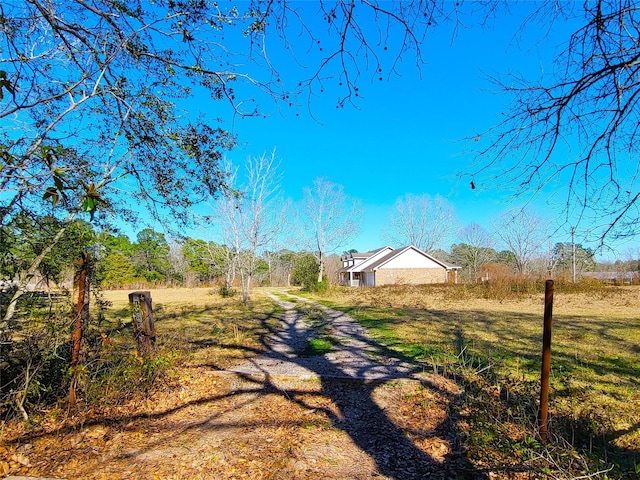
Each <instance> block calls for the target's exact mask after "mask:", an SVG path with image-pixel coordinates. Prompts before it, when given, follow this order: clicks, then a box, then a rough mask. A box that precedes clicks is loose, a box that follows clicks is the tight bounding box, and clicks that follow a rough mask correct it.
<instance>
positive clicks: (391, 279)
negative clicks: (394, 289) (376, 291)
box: [376, 268, 447, 286]
mask: <svg viewBox="0 0 640 480" xmlns="http://www.w3.org/2000/svg"><path fill="white" fill-rule="evenodd" d="M446 281H447V271H446V270H445V269H444V268H419V269H417V268H381V269H380V270H378V271H377V272H376V286H381V285H395V284H399V285H401V284H405V285H407V284H409V285H418V284H421V283H445V282H446Z"/></svg>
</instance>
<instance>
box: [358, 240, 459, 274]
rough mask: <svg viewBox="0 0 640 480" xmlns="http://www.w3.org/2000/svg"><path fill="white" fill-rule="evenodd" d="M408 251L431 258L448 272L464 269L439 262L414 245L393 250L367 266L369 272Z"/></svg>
mask: <svg viewBox="0 0 640 480" xmlns="http://www.w3.org/2000/svg"><path fill="white" fill-rule="evenodd" d="M407 250H415V251H417V252H419V253H421V254H422V255H424V256H425V257H427V258H429V259H430V260H432V261H434V262H435V263H437V264H438V265H441V266H442V267H443V268H445V269H446V270H455V269H459V268H462V267H458V266H456V265H449V264H447V263H445V262H443V261H442V260H438V259H437V258H435V257H432V256H431V255H429V254H428V253H425V252H423V251H422V250H420V249H419V248H417V247H414V246H413V245H408V246H406V247H402V248H397V249H395V250H392V251H391V252H389V253H388V254H386V255H385V256H383V257H381V258H379V259H378V260H376V261H375V262H373V263H372V264H370V265H368V266H367V270H377V269H378V268H380V267H381V266H382V265H384V264H385V263H387V262H389V261H391V260H393V259H394V258H396V257H398V256H400V255H402V254H403V253H404V252H406V251H407Z"/></svg>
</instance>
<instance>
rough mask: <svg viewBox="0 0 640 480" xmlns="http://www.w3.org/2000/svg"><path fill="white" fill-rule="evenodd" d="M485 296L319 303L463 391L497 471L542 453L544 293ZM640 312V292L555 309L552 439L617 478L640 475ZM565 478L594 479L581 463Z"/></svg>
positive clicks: (349, 293)
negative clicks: (538, 423) (454, 379)
mask: <svg viewBox="0 0 640 480" xmlns="http://www.w3.org/2000/svg"><path fill="white" fill-rule="evenodd" d="M458 287H460V288H458ZM576 290H577V291H576ZM478 291H479V290H477V289H476V288H467V287H465V286H455V285H444V286H397V287H383V288H375V289H373V288H357V289H356V288H354V289H349V288H339V289H332V290H330V291H329V292H327V293H326V294H324V295H323V296H322V298H320V297H316V298H317V299H319V300H321V301H323V302H324V303H326V304H328V305H330V306H331V307H333V308H338V309H341V310H344V311H346V312H348V313H350V314H351V315H353V316H354V317H356V318H358V319H359V320H360V322H361V323H362V324H363V325H365V326H367V327H369V328H370V329H371V331H372V332H373V333H374V335H375V336H376V338H377V339H379V341H380V342H381V343H384V344H385V345H387V346H388V347H389V348H392V349H394V350H396V351H398V352H400V353H401V354H402V355H405V356H406V357H409V358H412V359H415V360H418V361H421V362H425V363H427V364H431V366H432V368H435V369H437V370H438V371H440V372H441V373H444V374H448V375H452V376H458V377H459V378H461V379H463V380H464V382H465V388H466V390H467V400H466V401H467V402H468V405H467V406H466V407H465V408H472V409H475V411H474V412H470V415H471V417H473V418H474V421H473V422H471V423H472V424H470V431H469V446H470V448H472V450H473V448H474V446H475V447H478V449H477V450H476V453H477V454H479V455H481V456H483V455H484V456H487V455H489V457H491V460H490V461H488V463H493V464H495V462H496V461H508V457H509V456H513V455H515V454H516V453H518V454H521V453H522V452H526V451H528V452H531V450H530V449H527V448H524V447H523V445H525V444H526V443H527V442H528V443H529V444H531V445H535V446H536V448H538V449H539V450H540V447H541V446H540V445H538V444H537V442H536V441H535V435H536V430H535V419H536V415H537V396H538V395H539V386H538V382H539V376H540V353H541V339H542V313H543V294H544V290H541V291H540V292H538V293H535V294H530V293H527V294H525V295H521V296H519V297H518V298H502V299H500V300H493V299H491V298H486V297H487V296H486V295H485V296H482V297H476V296H474V295H473V293H474V292H476V293H477V292H478ZM639 305H640V288H638V287H602V286H600V287H598V288H595V287H593V286H589V287H588V288H586V289H585V290H584V291H579V289H569V290H568V291H563V289H556V295H555V301H554V331H553V340H552V368H553V371H552V378H551V387H552V391H551V409H552V411H551V428H552V432H553V433H554V435H555V436H556V438H557V441H558V442H559V443H558V445H560V444H564V442H568V443H569V444H570V445H572V446H573V447H575V449H576V451H579V452H580V453H581V455H583V456H584V457H585V458H587V459H588V458H591V459H592V463H591V467H590V468H595V469H596V470H597V469H598V465H599V464H600V466H601V465H615V467H614V469H615V472H617V475H632V476H633V475H638V474H639V473H640V467H639V466H638V465H640V423H639V422H638V419H639V418H640V402H639V401H638V400H639V396H638V395H639V393H638V392H639V391H640V380H638V379H639V378H640V328H639V327H638V326H639V323H638V322H639V319H640V312H639V310H638V306H639ZM492 451H493V453H491V452H492ZM563 452H565V453H563V455H567V456H570V455H571V454H570V453H567V452H566V451H564V450H563ZM474 458H475V454H474ZM549 460H550V461H551V460H552V459H551V458H550V459H549ZM511 461H512V460H511ZM556 461H558V462H559V461H561V460H558V459H553V462H556ZM600 462H602V463H600ZM564 466H565V467H566V468H567V471H572V472H573V474H578V473H579V472H580V471H583V472H586V473H585V474H587V473H588V472H589V468H588V467H587V466H585V465H584V464H580V462H578V461H577V460H575V459H573V460H571V461H570V460H567V459H565V465H564ZM594 466H595V467H594ZM572 469H573V470H572ZM615 472H613V471H612V472H609V473H608V475H609V478H612V475H613V476H615Z"/></svg>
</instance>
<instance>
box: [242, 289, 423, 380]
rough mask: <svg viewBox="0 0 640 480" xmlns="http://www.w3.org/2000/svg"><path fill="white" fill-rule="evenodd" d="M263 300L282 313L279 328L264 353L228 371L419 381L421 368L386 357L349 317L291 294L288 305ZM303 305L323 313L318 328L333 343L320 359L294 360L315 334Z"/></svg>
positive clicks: (286, 303)
mask: <svg viewBox="0 0 640 480" xmlns="http://www.w3.org/2000/svg"><path fill="white" fill-rule="evenodd" d="M268 296H269V297H270V298H271V299H272V300H274V301H275V302H277V303H278V304H279V305H280V306H281V307H282V308H283V309H284V310H285V313H284V315H283V320H282V328H281V329H280V331H278V332H274V333H273V334H272V335H271V336H270V338H269V339H268V342H267V351H266V352H265V353H263V354H261V355H259V356H257V357H254V358H252V359H251V360H250V361H248V362H245V363H243V364H241V365H238V366H236V367H235V368H232V369H231V371H232V372H236V373H242V374H250V375H260V374H261V375H269V376H295V377H302V378H305V377H322V378H340V379H353V380H390V379H395V378H414V379H416V380H418V379H420V377H421V375H420V374H421V373H422V368H421V367H417V366H416V365H412V364H409V363H407V362H403V361H401V360H399V359H398V358H393V357H391V356H388V353H389V352H387V351H385V350H384V347H383V346H381V345H380V344H379V343H378V342H376V341H375V340H373V339H372V338H371V337H370V336H369V335H368V334H367V332H366V331H365V329H364V328H363V327H362V326H360V324H358V323H357V322H356V321H355V320H354V319H353V318H351V317H350V316H349V315H346V314H345V313H342V312H339V311H336V310H332V309H329V308H326V307H324V306H321V305H319V304H317V303H315V302H311V301H309V300H307V299H303V298H301V297H297V296H293V295H290V294H288V298H290V299H291V300H292V301H288V300H283V299H282V298H280V297H278V296H276V295H274V294H268ZM294 302H296V303H294ZM302 306H315V307H316V308H319V309H321V310H322V312H323V323H324V324H325V325H326V326H328V327H329V328H330V330H331V337H332V338H334V339H335V340H336V342H335V345H334V346H333V348H332V349H331V351H329V352H328V353H326V354H325V355H317V356H311V357H305V356H300V355H299V353H300V352H301V351H303V350H304V348H305V346H306V345H307V342H308V340H309V339H310V338H313V336H315V335H316V329H315V328H314V327H313V326H312V325H310V322H309V321H308V320H305V316H304V313H303V311H302V310H303V308H302Z"/></svg>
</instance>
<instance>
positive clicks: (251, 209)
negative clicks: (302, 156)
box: [217, 152, 285, 302]
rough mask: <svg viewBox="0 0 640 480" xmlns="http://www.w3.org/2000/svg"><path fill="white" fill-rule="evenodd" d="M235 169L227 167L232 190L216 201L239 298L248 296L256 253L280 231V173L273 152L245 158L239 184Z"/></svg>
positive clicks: (282, 215)
mask: <svg viewBox="0 0 640 480" xmlns="http://www.w3.org/2000/svg"><path fill="white" fill-rule="evenodd" d="M237 174H238V172H237V169H235V170H229V173H228V178H229V185H230V186H233V188H234V192H233V193H231V194H229V195H227V196H226V197H225V198H223V199H220V200H219V201H218V202H217V214H218V217H219V219H220V222H221V227H222V236H223V238H224V241H225V243H226V244H227V246H228V247H229V248H230V249H231V252H232V254H233V256H234V257H233V262H232V263H231V264H230V267H231V268H236V269H237V271H238V273H239V275H240V281H241V287H242V301H243V302H247V301H249V299H250V292H251V281H252V279H253V276H254V274H255V272H256V266H257V262H258V255H259V254H260V253H261V252H262V251H263V250H265V249H268V248H269V247H270V246H271V244H272V242H273V241H274V240H275V238H276V237H277V235H278V234H280V233H281V231H282V224H283V222H284V218H285V210H284V205H285V204H284V202H283V201H282V197H281V195H280V174H279V172H278V162H277V161H276V157H275V152H274V153H272V154H271V155H266V154H265V155H262V156H260V157H257V158H249V159H248V160H247V163H246V181H245V182H244V183H243V184H240V181H239V180H238V175H237Z"/></svg>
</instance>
